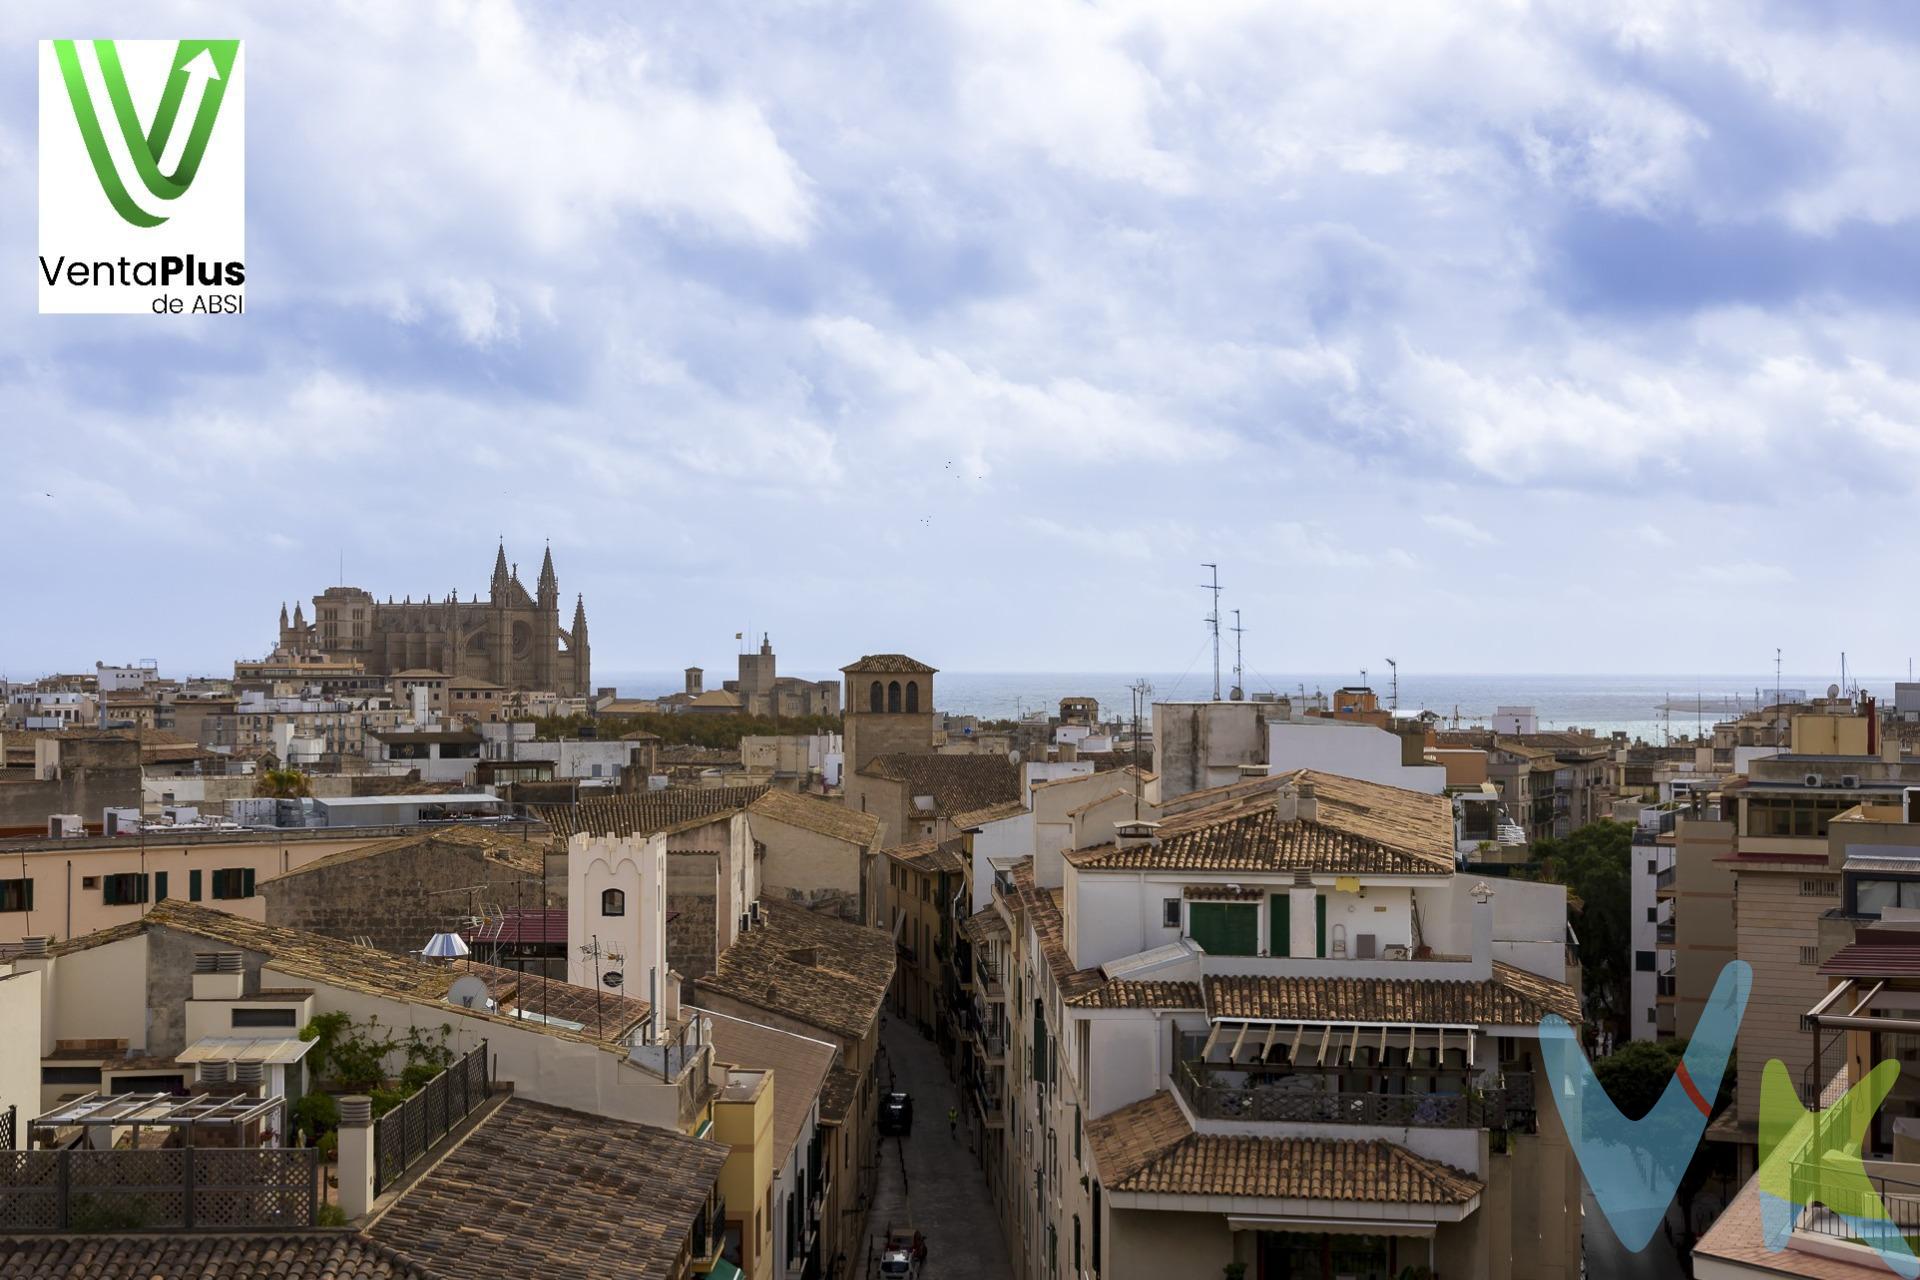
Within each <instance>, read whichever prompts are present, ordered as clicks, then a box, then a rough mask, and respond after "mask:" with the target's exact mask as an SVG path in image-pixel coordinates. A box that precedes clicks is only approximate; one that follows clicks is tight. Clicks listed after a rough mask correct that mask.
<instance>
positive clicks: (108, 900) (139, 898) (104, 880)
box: [100, 872, 147, 907]
mask: <svg viewBox="0 0 1920 1280" xmlns="http://www.w3.org/2000/svg"><path fill="white" fill-rule="evenodd" d="M146 900H147V878H146V877H145V876H143V875H141V874H140V873H139V872H127V873H126V874H124V875H117V876H102V877H100V901H101V902H102V903H104V904H105V905H107V906H109V907H121V906H129V905H131V904H133V903H138V902H145V901H146Z"/></svg>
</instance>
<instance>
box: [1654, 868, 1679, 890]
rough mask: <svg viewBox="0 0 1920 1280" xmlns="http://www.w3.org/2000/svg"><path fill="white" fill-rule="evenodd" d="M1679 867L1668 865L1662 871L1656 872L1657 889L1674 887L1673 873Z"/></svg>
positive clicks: (1655, 884)
mask: <svg viewBox="0 0 1920 1280" xmlns="http://www.w3.org/2000/svg"><path fill="white" fill-rule="evenodd" d="M1679 869H1680V868H1678V867H1667V868H1665V869H1664V870H1662V871H1658V872H1656V873H1654V877H1653V887H1654V888H1655V889H1671V888H1673V873H1674V872H1676V871H1678V870H1679Z"/></svg>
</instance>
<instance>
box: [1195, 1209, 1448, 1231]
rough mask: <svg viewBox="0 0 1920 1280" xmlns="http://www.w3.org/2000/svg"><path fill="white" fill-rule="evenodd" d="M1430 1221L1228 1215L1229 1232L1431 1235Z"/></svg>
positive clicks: (1432, 1225)
mask: <svg viewBox="0 0 1920 1280" xmlns="http://www.w3.org/2000/svg"><path fill="white" fill-rule="evenodd" d="M1437 1225H1438V1224H1437V1223H1432V1222H1398V1221H1383V1222H1375V1221H1370V1220H1367V1219H1363V1218H1281V1217H1264V1216H1263V1217H1242V1216H1240V1215H1237V1214H1229V1215H1228V1216H1227V1230H1229V1231H1305V1232H1313V1233H1315V1234H1319V1233H1326V1234H1329V1235H1362V1236H1430V1235H1432V1234H1433V1233H1434V1229H1435V1228H1436V1226H1437Z"/></svg>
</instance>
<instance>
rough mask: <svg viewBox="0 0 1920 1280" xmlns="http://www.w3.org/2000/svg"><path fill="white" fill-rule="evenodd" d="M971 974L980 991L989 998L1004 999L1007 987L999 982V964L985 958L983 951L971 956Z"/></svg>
mask: <svg viewBox="0 0 1920 1280" xmlns="http://www.w3.org/2000/svg"><path fill="white" fill-rule="evenodd" d="M973 974H974V978H975V980H976V981H977V982H978V984H979V987H980V992H981V994H982V995H984V996H986V998H987V999H989V1000H1005V999H1006V998H1007V989H1006V987H1004V986H1003V985H1001V982H1000V966H999V965H997V964H995V963H994V962H993V961H992V960H989V959H988V958H987V955H986V953H985V952H978V953H976V954H975V955H974V958H973Z"/></svg>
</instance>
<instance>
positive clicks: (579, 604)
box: [573, 595, 587, 644]
mask: <svg viewBox="0 0 1920 1280" xmlns="http://www.w3.org/2000/svg"><path fill="white" fill-rule="evenodd" d="M586 631H587V598H586V596H584V595H576V596H575V597H574V598H573V634H574V643H575V644H578V643H579V642H580V640H579V637H581V636H583V635H585V634H586Z"/></svg>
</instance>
